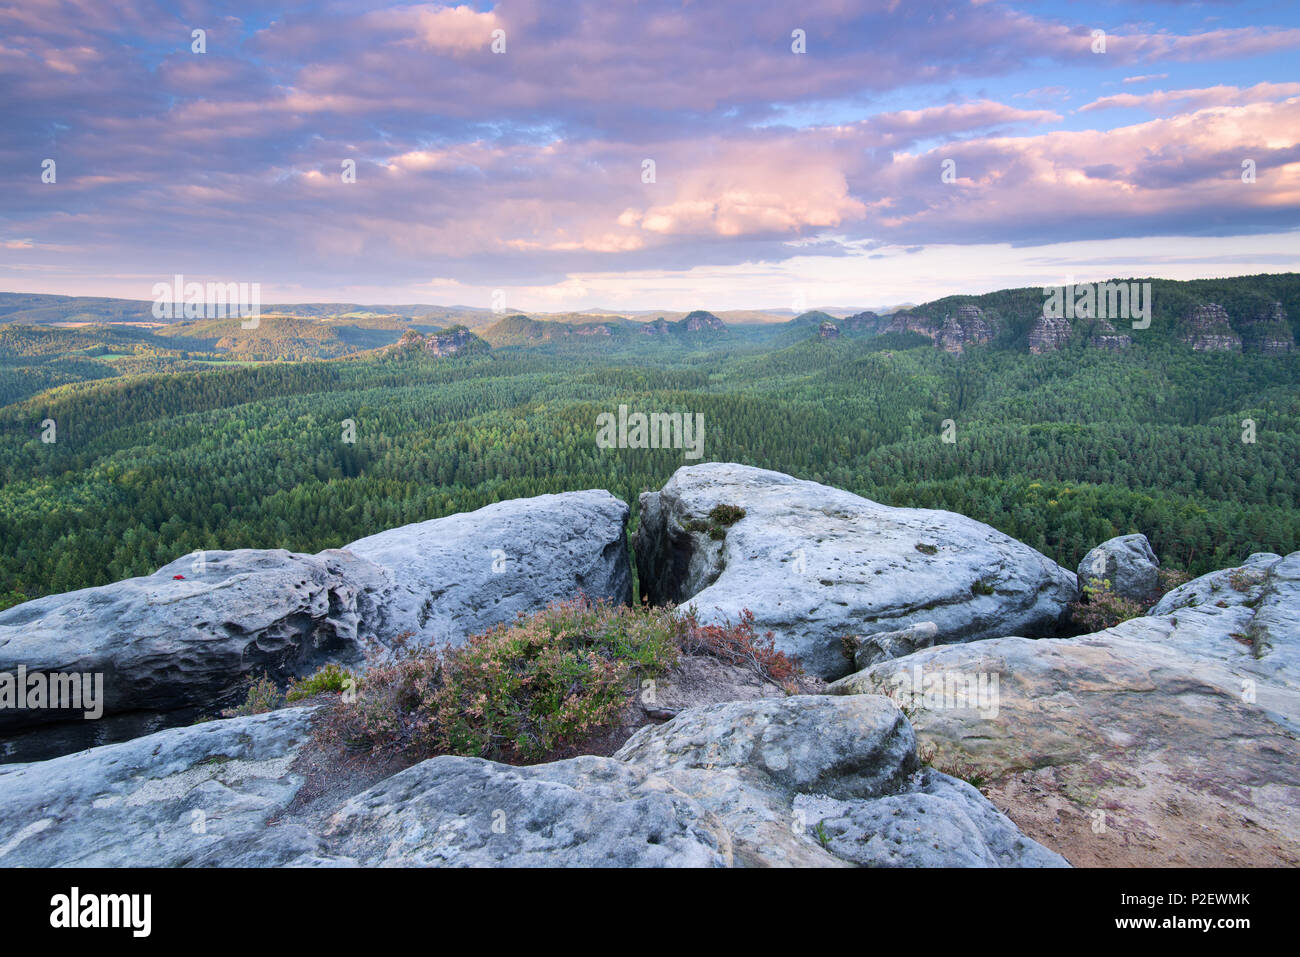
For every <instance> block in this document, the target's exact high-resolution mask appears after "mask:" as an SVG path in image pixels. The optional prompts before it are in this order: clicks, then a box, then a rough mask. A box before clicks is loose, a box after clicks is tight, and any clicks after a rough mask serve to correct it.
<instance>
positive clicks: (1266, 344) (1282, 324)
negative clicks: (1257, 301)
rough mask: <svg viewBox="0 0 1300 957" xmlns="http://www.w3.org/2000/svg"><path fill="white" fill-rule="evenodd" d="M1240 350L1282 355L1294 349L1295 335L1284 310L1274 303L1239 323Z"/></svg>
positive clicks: (1280, 305) (1277, 303)
mask: <svg viewBox="0 0 1300 957" xmlns="http://www.w3.org/2000/svg"><path fill="white" fill-rule="evenodd" d="M1241 340H1242V348H1244V349H1245V350H1246V351H1247V352H1260V353H1263V354H1264V355H1270V356H1276V355H1283V354H1285V353H1287V352H1290V351H1292V350H1293V349H1294V348H1295V334H1294V333H1293V332H1292V331H1291V323H1290V322H1288V321H1287V317H1286V309H1285V308H1284V307H1283V306H1282V303H1280V302H1275V303H1273V304H1271V305H1270V306H1269V307H1267V308H1265V309H1261V310H1259V311H1258V312H1257V313H1255V314H1254V315H1253V316H1251V317H1249V318H1247V319H1243V320H1242V322H1241Z"/></svg>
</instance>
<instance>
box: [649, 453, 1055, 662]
mask: <svg viewBox="0 0 1300 957" xmlns="http://www.w3.org/2000/svg"><path fill="white" fill-rule="evenodd" d="M717 505H735V506H739V507H740V508H743V509H744V510H745V516H744V517H743V518H741V519H740V520H739V521H737V522H736V523H735V524H733V525H731V526H729V527H726V528H722V527H721V526H718V525H717V524H716V523H715V522H713V520H712V519H710V517H709V513H710V511H711V510H712V509H713V508H714V507H715V506H717ZM718 534H720V535H721V538H718V537H716V536H717V535H718ZM635 547H636V556H637V566H638V569H639V571H640V578H641V582H642V589H643V592H644V593H645V594H647V595H648V597H649V599H650V600H651V601H652V602H656V603H662V602H669V601H671V602H676V603H679V604H684V605H691V606H694V607H695V608H696V609H697V611H698V613H699V616H700V619H701V620H702V621H706V622H718V621H722V620H730V621H733V622H735V621H737V620H739V618H740V615H741V612H742V611H744V610H745V609H749V610H750V611H751V612H753V614H754V616H755V622H756V628H757V630H758V632H759V633H760V634H762V633H764V632H767V631H771V632H772V633H773V636H774V639H775V642H776V646H777V648H778V649H780V650H782V651H785V652H787V653H790V654H793V655H796V656H797V657H798V658H799V659H800V661H801V662H802V663H803V666H804V668H805V669H806V670H807V671H808V672H809V673H811V674H815V675H817V676H819V677H823V678H827V679H833V678H837V677H839V676H841V675H844V674H847V673H848V672H850V671H851V670H852V668H853V663H852V660H851V658H850V657H849V654H848V652H847V651H846V650H845V648H844V644H843V640H842V639H844V638H846V637H848V636H850V635H858V636H870V635H871V634H874V633H876V632H883V631H896V630H898V629H900V628H905V627H907V626H910V625H913V624H917V623H919V622H923V621H930V622H934V623H935V625H936V626H937V628H938V637H937V640H938V641H941V642H953V641H969V640H974V639H977V638H989V637H995V636H1000V635H1004V634H1007V633H1008V632H1017V631H1019V632H1022V633H1027V634H1033V635H1045V634H1052V633H1054V630H1055V629H1056V627H1057V626H1058V624H1059V623H1060V622H1061V621H1062V619H1063V618H1064V616H1065V614H1066V611H1067V608H1068V605H1069V603H1070V602H1071V601H1073V600H1074V599H1075V597H1076V596H1077V594H1078V592H1077V586H1076V581H1075V576H1074V575H1073V574H1071V573H1070V572H1067V571H1066V570H1065V569H1063V568H1061V567H1060V566H1058V565H1057V564H1056V563H1055V562H1053V561H1051V560H1050V559H1048V558H1047V557H1046V556H1044V555H1042V554H1040V553H1038V552H1036V551H1034V550H1033V549H1032V548H1030V547H1028V546H1027V545H1024V544H1022V543H1020V542H1017V541H1016V540H1014V539H1012V538H1010V537H1008V536H1006V535H1003V534H1002V533H1001V532H999V531H997V530H996V529H993V528H990V527H989V526H987V525H984V524H981V523H980V522H976V521H974V520H972V519H969V518H966V517H965V516H962V515H956V514H954V513H952V512H942V511H932V510H928V509H907V508H891V507H889V506H887V505H880V504H878V503H876V502H872V501H869V500H867V499H864V498H860V497H858V496H856V495H852V494H850V493H848V492H844V491H841V490H840V489H835V488H829V487H827V486H825V485H818V484H816V483H814V482H806V481H801V480H799V479H795V478H791V477H790V476H788V475H783V474H781V473H779V472H769V471H766V470H764V469H756V468H751V467H749V466H743V465H731V464H723V463H708V464H704V465H696V466H688V467H684V468H681V469H678V470H677V472H676V473H675V474H674V475H673V477H672V478H671V479H670V480H669V481H668V483H667V484H666V485H665V486H664V487H663V489H662V490H660V491H658V492H647V493H643V494H642V496H641V526H640V528H639V529H638V531H637V535H636V539H635Z"/></svg>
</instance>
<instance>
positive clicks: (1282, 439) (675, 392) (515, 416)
mask: <svg viewBox="0 0 1300 957" xmlns="http://www.w3.org/2000/svg"><path fill="white" fill-rule="evenodd" d="M1174 286H1176V287H1178V288H1177V289H1176V290H1175V291H1176V292H1177V295H1178V296H1183V297H1185V298H1188V297H1190V298H1189V301H1190V299H1195V300H1199V301H1203V300H1204V294H1203V290H1197V289H1195V288H1191V287H1193V286H1194V284H1191V283H1186V284H1174ZM1296 288H1300V285H1298V284H1297V282H1296V281H1295V280H1294V279H1293V280H1292V281H1291V283H1290V285H1289V286H1287V287H1286V288H1279V289H1269V290H1266V291H1265V292H1266V294H1267V296H1268V297H1270V298H1274V299H1278V300H1282V301H1286V302H1288V303H1291V302H1295V301H1296V295H1295V290H1296ZM1189 289H1190V291H1189ZM1218 292H1219V297H1220V299H1229V298H1230V296H1231V295H1233V294H1236V295H1239V296H1242V295H1244V296H1245V299H1246V300H1247V306H1248V307H1249V308H1254V306H1255V302H1254V300H1255V298H1258V297H1257V296H1254V295H1253V294H1250V295H1246V294H1243V293H1241V291H1240V290H1235V291H1234V290H1233V289H1227V288H1225V289H1220V290H1219V291H1218ZM993 295H994V296H1000V297H1001V298H1000V299H995V300H993V301H991V302H986V306H985V308H986V309H987V310H990V311H996V310H998V309H1000V310H1001V311H1002V313H1003V314H1004V315H1006V316H1012V315H1020V314H1021V313H1023V308H1024V307H1021V306H1017V305H1016V303H1017V302H1018V301H1019V300H1018V299H1017V296H1018V295H1019V296H1020V297H1021V298H1025V297H1024V295H1023V294H1022V293H1019V292H1018V291H1009V292H1007V293H1003V294H993ZM944 301H946V300H944ZM944 301H941V302H944ZM957 301H960V302H966V301H971V302H976V303H978V302H980V301H981V297H960V298H959V299H958V300H957ZM1026 301H1027V302H1028V303H1029V307H1030V308H1033V307H1036V306H1037V305H1040V304H1041V292H1040V293H1039V298H1038V300H1037V302H1036V303H1035V301H1034V300H1032V299H1026ZM1171 301H1175V302H1178V300H1177V299H1176V297H1173V298H1172V299H1171V298H1166V299H1165V300H1164V304H1165V305H1164V308H1163V310H1162V308H1161V300H1160V299H1157V310H1156V319H1157V321H1156V323H1154V324H1153V327H1152V335H1151V336H1149V337H1147V338H1144V339H1141V340H1140V341H1138V342H1137V343H1135V345H1134V347H1133V348H1132V349H1131V350H1129V351H1127V352H1122V353H1115V352H1108V351H1105V350H1101V349H1095V348H1090V347H1088V346H1087V344H1086V343H1085V342H1083V341H1078V340H1076V341H1072V342H1070V343H1069V344H1068V345H1067V346H1066V347H1065V348H1063V349H1061V350H1060V351H1058V352H1054V353H1051V354H1045V355H1030V354H1029V353H1028V352H1027V351H1026V349H1025V347H1024V344H1023V341H1021V340H1017V339H1016V338H1015V336H1012V335H1007V334H1005V330H1006V329H1007V328H1017V329H1023V328H1025V327H1027V325H1028V323H1026V322H1024V321H1023V319H1017V320H1014V321H1012V320H1007V321H1004V323H1003V324H1002V326H1001V328H1002V329H1003V330H1004V335H1003V337H1001V338H1000V339H999V340H998V341H995V342H993V343H990V344H988V345H986V346H981V347H975V348H970V349H968V350H966V351H965V352H964V353H963V354H959V355H954V354H949V353H946V352H944V351H942V350H940V349H936V348H935V347H934V345H933V344H932V343H930V341H929V340H928V339H927V338H926V337H925V336H921V335H916V334H914V333H906V334H887V335H883V336H847V335H846V336H844V337H842V338H839V339H834V340H824V339H821V338H819V337H818V336H817V335H816V326H815V324H814V325H813V326H812V327H811V328H810V327H809V325H808V324H807V323H806V322H805V323H802V324H800V323H797V322H792V323H789V324H778V325H776V326H769V327H755V328H753V329H748V327H738V326H737V327H732V328H730V329H728V330H727V331H726V332H725V333H723V334H718V335H713V336H708V337H701V338H699V339H690V338H689V337H686V336H676V337H671V341H662V342H661V341H655V342H648V341H638V340H642V339H649V338H650V337H642V336H635V337H625V339H624V340H622V341H621V343H614V344H613V345H610V346H604V347H599V346H596V345H593V344H591V343H588V342H586V341H583V342H580V343H578V342H573V341H569V340H571V339H576V338H579V337H567V338H566V339H564V340H557V341H551V340H542V342H541V344H540V345H533V346H508V347H503V348H492V349H487V348H483V349H482V350H474V351H471V352H469V353H467V354H464V355H455V356H449V357H436V356H432V355H427V354H422V353H421V352H420V351H419V350H416V351H411V350H401V349H392V348H376V349H369V350H367V351H363V352H360V353H357V354H354V355H346V356H342V357H339V358H333V359H322V358H317V357H313V358H311V359H310V361H275V362H239V361H229V360H230V358H231V357H229V356H228V357H226V358H225V359H224V360H221V361H219V360H216V359H212V360H208V364H202V363H199V362H196V361H194V360H193V359H192V358H190V359H186V358H182V356H180V355H179V354H178V353H175V352H173V353H170V354H161V353H157V352H155V351H154V350H155V344H156V343H157V342H158V341H159V340H160V339H163V338H164V337H163V336H157V335H152V334H150V335H147V336H143V335H141V334H140V333H138V332H133V331H131V330H130V329H119V330H117V331H112V330H110V332H111V335H110V333H109V332H83V331H76V330H58V333H59V336H60V337H61V338H59V341H57V342H54V341H53V340H51V339H50V338H49V335H48V334H47V333H46V332H45V331H44V330H36V331H31V330H30V329H29V327H21V326H5V327H0V360H2V361H3V362H4V363H6V364H7V366H8V368H9V374H12V375H13V377H14V378H13V379H12V380H3V381H5V382H6V383H11V384H10V386H9V387H10V388H11V390H12V394H6V396H5V397H4V399H5V401H7V402H8V404H7V405H4V406H3V408H0V430H3V433H4V437H5V441H4V443H3V446H2V447H0V604H3V605H11V604H13V603H15V602H18V601H23V600H27V599H30V598H35V597H38V596H41V595H46V594H51V593H54V592H61V591H68V590H71V589H76V588H82V587H87V586H91V585H97V584H103V583H106V582H110V581H114V580H117V579H121V578H125V577H129V576H134V575H142V574H148V573H150V572H152V571H153V570H154V569H156V568H157V567H159V566H161V565H163V564H165V563H166V562H168V561H171V560H172V559H175V558H177V557H179V556H181V555H184V554H187V553H190V552H194V551H197V550H211V549H229V548H243V547H251V548H288V549H291V550H294V551H317V550H319V549H322V548H329V547H337V546H339V545H342V544H345V543H347V542H349V541H352V540H354V539H357V538H359V537H361V536H364V535H368V534H371V533H373V532H376V531H379V530H381V529H384V528H389V527H392V526H396V525H401V524H404V523H409V522H415V521H420V520H423V519H427V518H433V517H437V516H441V515H447V514H450V513H454V512H459V511H467V510H471V509H475V508H479V507H480V506H482V505H485V504H488V503H490V502H494V501H498V500H501V499H506V498H514V497H519V496H530V495H537V494H541V493H544V492H558V491H566V490H573V489H585V488H605V489H609V490H610V491H611V492H613V493H614V494H615V495H617V496H619V497H621V498H623V499H625V500H626V501H628V502H629V503H630V504H631V505H632V507H633V525H635V521H636V504H637V496H638V494H639V493H640V492H642V491H645V490H648V489H653V488H657V487H659V486H660V485H662V484H663V482H664V481H666V480H667V478H668V477H669V476H670V475H671V474H672V473H673V471H674V470H675V469H677V468H679V467H680V466H682V465H684V464H692V463H690V462H687V461H686V460H685V458H684V455H683V450H672V449H605V448H598V447H597V443H596V432H597V419H598V416H600V415H601V413H604V412H612V411H614V410H616V409H617V407H618V406H619V405H620V404H624V405H627V406H628V407H629V408H630V409H632V410H634V411H635V410H643V411H647V412H649V411H655V412H683V413H693V414H694V413H699V414H702V415H703V417H704V423H705V435H706V439H705V444H704V455H703V460H704V461H710V460H712V461H735V462H742V463H746V464H750V465H756V466H761V467H764V468H771V469H777V470H780V471H783V472H789V473H791V474H793V475H796V476H799V477H801V478H807V479H812V480H815V481H819V482H823V483H826V484H828V485H833V486H837V487H841V488H845V489H848V490H850V491H853V492H855V493H858V494H860V495H864V496H866V497H868V498H871V499H875V500H877V501H881V502H885V503H888V504H892V505H901V506H917V507H926V508H944V509H951V510H953V511H956V512H961V513H963V514H966V515H970V516H972V517H974V518H976V519H979V520H981V521H984V522H987V523H989V524H991V525H993V526H995V527H997V528H998V529H1000V530H1002V531H1004V532H1006V533H1007V534H1009V535H1012V536H1014V537H1016V538H1018V539H1021V540H1022V541H1024V542H1026V543H1028V544H1030V545H1032V546H1033V547H1035V548H1037V549H1039V550H1041V551H1042V552H1044V553H1045V554H1047V555H1048V556H1050V557H1051V558H1053V559H1055V560H1056V561H1058V562H1060V563H1061V564H1063V565H1064V566H1066V567H1067V568H1070V569H1073V568H1074V567H1075V565H1076V564H1077V563H1078V561H1079V560H1080V559H1081V558H1082V556H1083V554H1084V553H1085V552H1086V551H1087V550H1088V549H1089V548H1091V547H1092V546H1093V545H1095V544H1097V543H1098V542H1100V541H1102V540H1104V539H1107V538H1110V537H1112V536H1114V535H1118V534H1124V533H1128V532H1143V533H1145V534H1146V535H1147V536H1148V537H1149V538H1150V539H1151V542H1152V545H1153V547H1154V548H1155V550H1156V553H1157V555H1158V556H1159V558H1160V559H1161V561H1162V563H1164V564H1165V565H1167V566H1170V567H1174V568H1179V569H1183V570H1186V571H1188V572H1191V573H1194V574H1197V573H1203V572H1205V571H1208V570H1211V569H1215V568H1219V567H1223V566H1227V565H1231V564H1234V563H1239V562H1240V560H1242V559H1244V558H1245V557H1246V556H1247V555H1249V554H1250V553H1251V552H1256V551H1272V552H1281V553H1286V552H1289V551H1294V550H1296V549H1300V508H1298V507H1297V506H1298V505H1300V467H1298V466H1300V390H1298V389H1297V383H1298V382H1300V355H1298V354H1297V353H1296V352H1294V351H1292V352H1290V353H1288V354H1284V355H1276V356H1262V355H1256V354H1249V353H1245V354H1243V353H1242V352H1222V353H1203V352H1193V351H1192V350H1191V349H1190V348H1188V347H1186V346H1185V345H1183V344H1181V343H1179V342H1177V341H1175V340H1174V339H1173V337H1172V336H1170V335H1168V334H1167V332H1168V328H1169V324H1170V323H1171V322H1172V321H1173V320H1172V319H1171V318H1170V316H1172V315H1174V314H1176V313H1178V312H1179V309H1171V307H1170V306H1169V303H1170V302H1171ZM1215 301H1218V300H1215ZM921 308H927V307H921ZM1180 308H1181V303H1180ZM1243 308H1245V307H1243ZM1017 310H1019V311H1017ZM1288 311H1289V314H1290V315H1291V316H1293V317H1294V316H1296V315H1297V314H1298V313H1300V303H1297V306H1296V308H1294V309H1292V308H1291V307H1290V306H1288ZM295 321H297V320H295ZM1292 321H1294V320H1292ZM1162 330H1164V331H1162ZM74 332H75V333H76V335H75V336H73V335H72V334H73V333H74ZM217 332H220V333H221V334H223V335H224V334H226V333H227V332H228V330H213V331H212V332H211V333H209V335H213V334H216V333H217ZM65 333H66V335H65ZM263 335H264V337H265V336H266V335H275V333H274V332H273V331H272V332H270V333H264V334H263ZM334 335H335V338H337V334H336V333H335V334H334ZM78 337H79V338H78ZM285 337H286V339H302V338H303V336H302V335H301V330H300V329H299V328H297V327H296V326H295V327H291V328H290V329H289V332H288V333H286V336H285ZM330 341H331V342H334V341H335V339H331V340H330ZM367 344H369V343H367ZM6 349H7V351H6ZM108 350H113V352H112V353H109V354H114V355H118V356H119V357H122V356H129V357H130V360H129V361H131V362H133V363H134V366H133V367H131V368H129V369H127V370H125V371H124V370H122V369H116V370H109V371H107V372H105V373H104V374H103V375H97V376H89V375H87V376H84V377H81V378H77V377H75V376H70V377H69V378H67V379H61V373H60V371H59V370H60V369H62V368H64V367H65V366H67V365H68V364H72V365H73V366H75V365H76V364H77V363H87V362H94V361H96V359H95V358H94V356H95V354H98V355H101V356H102V355H104V354H106V353H107V352H108ZM236 353H237V350H236ZM235 358H237V354H236V356H235ZM118 361H122V360H121V359H120V358H119V360H118ZM15 363H18V364H20V365H21V366H22V370H21V371H15V368H14V366H15ZM60 363H62V364H63V365H62V366H61V365H59V364H60ZM177 363H187V364H186V365H183V366H178V365H177ZM32 369H35V370H40V369H45V370H47V372H48V375H47V377H46V378H44V379H40V378H37V379H36V380H35V382H34V383H33V381H32V380H31V378H30V377H29V376H28V375H27V371H28V370H32ZM74 371H75V370H74ZM51 420H52V421H53V423H54V427H53V428H54V432H53V436H52V438H53V441H49V439H50V438H51V436H50V434H49V432H50V430H49V428H48V427H47V426H46V425H45V424H44V423H47V422H49V421H51ZM348 421H350V422H351V423H353V425H354V430H355V439H354V441H348V440H347V439H348V438H349V437H350V435H349V431H348V429H347V425H346V423H347V422H348ZM1246 422H1249V423H1250V425H1249V427H1247V425H1246V424H1245V423H1246ZM945 423H947V426H946V427H945ZM950 440H951V441H950Z"/></svg>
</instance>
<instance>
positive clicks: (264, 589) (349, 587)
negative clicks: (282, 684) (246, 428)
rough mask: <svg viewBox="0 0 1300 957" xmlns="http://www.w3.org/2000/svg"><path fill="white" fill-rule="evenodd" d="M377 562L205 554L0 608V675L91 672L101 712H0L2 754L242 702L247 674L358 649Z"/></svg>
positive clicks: (375, 612) (372, 607)
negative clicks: (91, 715) (90, 715)
mask: <svg viewBox="0 0 1300 957" xmlns="http://www.w3.org/2000/svg"><path fill="white" fill-rule="evenodd" d="M385 584H386V583H385V580H384V577H383V573H382V572H381V570H380V569H379V568H377V567H376V566H374V565H372V564H370V563H369V562H366V561H363V560H362V559H359V558H357V557H356V556H354V555H351V554H349V553H347V552H342V551H337V550H329V551H324V552H321V553H320V554H319V555H300V554H295V553H292V552H288V551H285V550H283V549H271V550H254V549H239V550H237V551H208V552H202V553H195V554H194V555H189V556H186V557H184V558H179V559H177V560H176V561H174V562H171V563H170V564H168V565H164V566H163V567H162V568H160V569H159V570H158V571H156V572H154V573H153V574H152V575H147V576H144V577H141V578H130V579H127V580H126V581H120V582H115V583H113V584H111V585H102V586H99V587H96V588H85V589H82V590H80V591H74V592H69V593H67V594H63V595H50V596H47V597H45V598H39V599H37V600H35V601H29V602H25V603H24V604H21V605H16V606H14V607H13V608H9V609H7V610H6V611H4V612H0V672H6V673H10V674H15V673H16V672H17V669H18V668H19V667H20V666H21V667H24V668H26V669H27V671H28V672H33V671H40V672H43V673H78V674H101V675H102V676H103V698H104V701H103V717H102V718H100V719H98V720H85V719H84V718H83V717H82V711H80V710H76V711H70V710H59V709H53V708H43V709H32V710H8V709H4V710H0V733H3V734H4V736H5V738H6V740H5V742H4V755H3V757H4V759H5V760H8V761H15V760H34V759H38V758H44V757H50V756H52V755H55V754H65V753H67V752H68V751H72V750H76V749H77V748H85V747H89V746H91V745H93V744H106V743H109V742H112V741H120V740H123V739H125V738H129V737H133V736H135V735H138V734H145V733H148V732H150V731H154V730H157V729H158V728H161V727H166V726H170V725H174V724H179V723H183V722H187V721H192V720H193V719H194V718H195V717H197V716H198V715H200V714H203V713H211V712H212V711H213V710H215V709H217V708H218V707H221V706H225V705H229V704H232V703H234V702H235V701H236V700H238V699H242V697H243V695H244V692H245V688H246V685H247V682H248V679H249V677H250V675H252V674H253V673H255V672H263V671H264V672H266V673H267V674H269V675H271V676H272V677H273V678H275V679H277V680H279V681H285V680H288V679H289V678H292V677H295V676H303V675H307V674H310V673H311V672H313V671H315V670H316V669H317V668H318V667H319V666H320V665H321V664H322V663H324V662H326V661H341V662H350V661H357V660H359V659H360V658H361V654H362V650H363V649H362V646H363V644H364V642H365V641H366V640H368V639H369V638H372V637H374V629H375V627H376V625H377V623H378V622H379V620H380V615H379V609H378V605H377V603H376V598H377V596H378V595H379V594H380V593H381V591H382V589H383V588H384V586H385Z"/></svg>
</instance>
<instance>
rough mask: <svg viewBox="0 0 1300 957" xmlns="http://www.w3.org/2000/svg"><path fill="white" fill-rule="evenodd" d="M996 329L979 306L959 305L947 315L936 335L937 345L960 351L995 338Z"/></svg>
mask: <svg viewBox="0 0 1300 957" xmlns="http://www.w3.org/2000/svg"><path fill="white" fill-rule="evenodd" d="M993 335H994V329H993V326H992V325H991V324H990V323H989V321H988V320H987V319H985V318H984V312H983V310H982V309H980V307H979V306H974V305H965V306H958V307H957V309H956V311H955V312H954V313H953V315H950V316H946V317H945V318H944V321H943V325H942V326H941V327H940V329H939V333H938V335H937V336H935V340H934V341H935V345H937V346H938V347H939V348H941V349H943V350H944V351H945V352H955V353H960V352H962V351H964V350H965V348H966V347H967V346H969V345H976V344H978V343H982V342H988V341H989V340H990V339H992V338H993Z"/></svg>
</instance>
